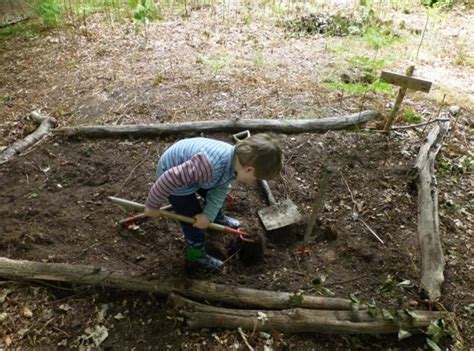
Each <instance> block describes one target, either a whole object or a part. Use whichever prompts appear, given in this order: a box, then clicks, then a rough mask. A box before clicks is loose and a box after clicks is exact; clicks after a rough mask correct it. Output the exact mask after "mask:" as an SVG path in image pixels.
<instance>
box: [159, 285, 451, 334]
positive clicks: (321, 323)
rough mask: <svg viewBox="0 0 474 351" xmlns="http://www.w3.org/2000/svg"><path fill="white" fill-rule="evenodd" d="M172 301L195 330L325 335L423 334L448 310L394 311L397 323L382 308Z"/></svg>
mask: <svg viewBox="0 0 474 351" xmlns="http://www.w3.org/2000/svg"><path fill="white" fill-rule="evenodd" d="M168 300H169V303H170V304H171V305H172V306H173V307H174V308H175V309H176V310H177V311H178V314H180V315H182V316H184V317H185V322H186V324H187V326H188V327H189V328H191V329H201V328H224V329H237V328H239V327H241V328H242V329H247V330H252V331H273V330H277V331H279V332H284V333H306V332H308V333H322V334H391V333H398V332H399V330H400V329H403V330H406V331H409V332H411V333H420V332H422V330H423V329H425V328H427V327H428V326H429V325H430V322H431V321H433V320H436V319H438V318H440V317H443V316H444V315H448V313H447V312H438V311H410V314H408V313H407V312H406V311H401V310H400V311H397V312H396V313H393V314H392V315H393V316H396V317H395V318H397V322H395V321H394V320H392V319H387V318H386V317H384V315H383V313H382V310H380V309H377V311H374V313H372V314H370V313H369V312H368V311H328V310H326V311H323V310H310V309H304V308H292V309H287V310H282V311H259V310H239V309H230V308H223V307H215V306H210V305H204V304H201V303H198V302H195V301H192V300H189V299H186V298H183V297H181V296H177V295H175V294H171V295H170V297H169V299H168Z"/></svg>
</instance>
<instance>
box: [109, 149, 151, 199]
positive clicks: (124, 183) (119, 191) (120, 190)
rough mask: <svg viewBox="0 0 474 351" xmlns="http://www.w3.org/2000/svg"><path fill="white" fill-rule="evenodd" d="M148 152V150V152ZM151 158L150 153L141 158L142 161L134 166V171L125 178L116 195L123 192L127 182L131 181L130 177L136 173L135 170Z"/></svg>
mask: <svg viewBox="0 0 474 351" xmlns="http://www.w3.org/2000/svg"><path fill="white" fill-rule="evenodd" d="M146 153H148V150H147V152H146ZM149 158H150V155H147V156H145V158H144V159H143V160H141V161H140V162H138V164H137V165H136V166H135V167H133V169H132V171H131V172H130V174H129V175H128V177H127V178H126V179H125V181H124V182H123V184H122V185H121V186H120V189H119V190H118V191H117V193H115V196H117V195H119V194H120V193H121V192H122V189H123V188H124V186H125V185H127V183H128V182H129V180H130V178H131V177H132V175H133V173H135V171H136V170H137V168H138V167H140V166H141V165H142V164H143V163H145V161H147V160H148V159H149Z"/></svg>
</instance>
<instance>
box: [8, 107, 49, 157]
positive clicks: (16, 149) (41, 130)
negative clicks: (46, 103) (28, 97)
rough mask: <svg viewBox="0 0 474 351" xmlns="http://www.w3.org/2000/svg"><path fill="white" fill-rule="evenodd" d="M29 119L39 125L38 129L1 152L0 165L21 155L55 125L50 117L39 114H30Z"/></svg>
mask: <svg viewBox="0 0 474 351" xmlns="http://www.w3.org/2000/svg"><path fill="white" fill-rule="evenodd" d="M31 118H32V119H33V120H34V121H35V122H36V123H38V124H39V127H38V128H37V129H36V130H35V131H34V132H33V133H31V134H28V135H27V136H26V137H25V138H24V139H21V140H17V141H16V142H15V143H13V145H12V146H10V147H8V148H6V149H5V150H3V152H2V155H1V157H0V164H1V163H5V162H7V161H8V160H9V159H11V158H13V157H14V156H16V155H18V154H20V153H22V152H23V151H25V150H26V149H27V148H29V147H30V146H31V145H33V144H35V143H37V142H38V141H39V140H40V139H41V138H43V137H44V136H45V135H46V134H48V133H49V131H50V130H51V129H52V128H53V127H54V126H55V125H56V120H55V119H54V118H51V117H45V116H42V115H41V114H40V113H39V112H36V111H33V112H31Z"/></svg>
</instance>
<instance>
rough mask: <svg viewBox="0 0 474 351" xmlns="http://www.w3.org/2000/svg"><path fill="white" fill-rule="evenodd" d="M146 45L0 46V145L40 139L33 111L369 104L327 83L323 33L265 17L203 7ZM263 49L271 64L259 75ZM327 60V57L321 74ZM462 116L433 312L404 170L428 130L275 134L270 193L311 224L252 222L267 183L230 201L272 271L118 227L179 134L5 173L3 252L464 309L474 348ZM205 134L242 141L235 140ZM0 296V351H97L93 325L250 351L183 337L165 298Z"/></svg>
mask: <svg viewBox="0 0 474 351" xmlns="http://www.w3.org/2000/svg"><path fill="white" fill-rule="evenodd" d="M197 14H199V16H198V15H197ZM205 24H207V26H205ZM146 35H147V37H146V40H145V33H143V32H142V33H139V34H133V26H132V25H129V24H123V26H115V27H113V26H109V25H103V23H102V22H101V21H100V19H98V18H95V19H94V20H93V18H91V22H90V23H89V24H88V26H87V27H81V28H80V29H77V30H72V29H71V30H66V31H59V30H57V31H52V32H46V33H40V34H38V35H37V37H35V38H33V39H28V38H24V39H22V37H16V39H14V40H13V39H12V40H6V41H5V42H4V43H5V45H2V47H1V48H0V56H1V57H2V65H1V66H0V71H1V74H2V77H4V80H3V81H2V83H1V85H0V95H1V96H3V104H2V106H1V107H0V111H1V112H2V118H3V120H2V125H1V132H2V135H3V138H4V139H3V141H2V142H0V144H2V145H8V144H11V143H12V142H13V141H14V140H15V139H18V138H20V137H22V136H24V135H26V134H28V133H29V132H30V131H31V130H32V129H33V128H34V127H33V126H32V125H31V123H29V122H28V121H27V120H26V119H25V118H24V117H25V116H26V115H27V113H28V112H29V111H31V110H32V109H34V108H37V107H42V108H43V110H45V111H47V112H49V113H50V114H51V115H53V116H55V117H56V118H58V120H59V122H60V124H61V125H77V124H85V123H115V124H125V123H146V122H154V123H157V122H166V123H173V122H176V121H184V120H203V119H226V118H254V117H259V118H290V117H298V118H302V117H304V118H309V116H311V118H315V117H320V116H329V115H339V114H345V113H351V112H355V111H358V110H359V109H360V104H361V101H360V99H359V98H358V97H354V96H347V97H345V98H344V97H342V96H340V95H338V94H337V93H336V92H332V91H330V90H328V89H324V88H322V87H321V86H320V85H319V84H318V83H319V82H320V80H322V79H320V78H322V76H323V75H324V74H323V73H321V72H324V71H323V69H324V67H326V69H327V67H331V60H332V59H333V58H332V56H331V55H333V54H334V53H331V52H328V51H327V47H326V43H325V41H324V40H323V39H321V38H319V39H311V38H300V39H294V38H290V39H288V38H287V37H286V35H285V33H284V31H283V29H282V28H280V27H275V26H273V25H270V24H268V23H267V22H262V23H258V24H257V23H251V24H250V25H248V26H242V24H240V26H233V24H232V23H229V22H226V21H220V17H219V18H217V17H212V16H211V17H209V12H208V11H207V10H206V9H203V10H201V11H196V12H193V13H192V18H191V19H188V20H183V19H180V18H177V19H172V20H167V21H163V22H157V23H153V24H152V25H151V26H150V28H148V31H147V34H146ZM325 40H326V39H325ZM328 40H329V39H328ZM232 49H235V50H234V51H232ZM229 52H231V54H229ZM257 52H262V54H263V57H264V58H265V59H266V60H267V61H266V62H268V63H267V64H264V65H263V66H260V65H256V64H254V63H252V61H253V60H254V59H255V55H256V53H257ZM295 53H298V54H295ZM315 55H316V56H317V57H319V58H320V59H319V60H318V61H317V62H314V60H313V57H315ZM231 56H232V58H229V57H231ZM221 61H222V62H224V63H222V62H221ZM221 64H223V66H221ZM218 67H220V68H218ZM329 69H331V68H329ZM315 71H316V74H315ZM391 100H392V98H391V97H388V96H378V95H375V94H368V95H367V96H366V100H365V101H363V105H364V108H372V109H376V110H379V111H381V112H386V111H387V110H386V108H385V105H386V104H387V103H388V102H389V101H391ZM456 102H457V101H456ZM445 103H447V104H449V103H450V101H445ZM405 104H406V105H407V106H411V107H413V108H415V109H416V110H417V111H422V113H423V115H424V116H425V117H426V118H431V117H433V116H437V114H438V110H439V104H438V103H436V102H433V101H429V100H422V99H421V98H419V97H418V98H414V97H413V96H409V97H408V98H407V99H406V101H405ZM468 108H469V106H464V105H462V109H461V112H460V114H458V115H457V119H456V122H454V121H453V122H454V123H455V124H456V127H455V128H454V130H453V131H452V134H451V136H450V137H449V139H448V140H447V141H446V144H445V146H444V147H443V149H442V150H441V154H440V155H439V158H438V160H439V162H438V165H437V172H438V181H439V194H440V231H441V236H442V240H443V245H444V251H445V255H446V261H447V262H446V269H445V277H446V283H445V284H444V288H443V297H442V298H441V300H440V304H438V305H436V306H429V305H428V304H427V303H426V300H425V299H424V297H423V296H422V295H421V294H420V293H419V291H418V283H419V276H420V255H419V248H418V241H417V228H416V220H417V217H416V215H417V208H416V206H417V203H416V193H415V192H414V190H413V188H412V187H410V178H409V175H408V172H409V170H410V168H411V166H412V165H413V162H414V159H415V157H416V153H417V151H418V146H419V145H420V144H421V143H422V142H423V139H424V136H425V135H426V131H424V132H423V131H421V130H420V131H417V132H415V131H411V130H408V131H403V132H399V133H395V134H394V135H393V136H392V137H390V138H386V137H384V136H383V135H381V134H380V133H371V132H367V131H365V130H353V131H346V132H344V131H338V132H335V131H331V132H327V133H323V134H300V135H279V138H280V140H281V143H282V145H283V146H284V150H285V155H286V163H285V167H284V171H283V174H282V176H281V179H278V180H277V181H273V182H270V187H271V188H272V189H273V191H274V195H275V197H276V198H277V200H278V199H284V198H290V199H292V200H293V201H294V202H295V203H296V204H297V205H298V207H299V209H300V210H301V212H302V213H303V219H302V221H301V222H300V223H298V224H297V225H294V226H292V227H289V228H287V229H285V230H281V231H278V232H275V233H265V232H264V231H263V229H262V226H261V224H260V222H259V219H258V217H257V210H258V209H260V208H262V207H264V206H266V202H265V200H264V196H263V193H262V192H261V191H260V189H259V188H258V187H257V185H255V186H250V187H244V186H240V185H236V186H235V187H234V189H233V195H234V196H235V199H236V201H235V203H234V204H231V205H229V206H228V212H229V213H230V214H231V215H233V216H235V217H238V218H239V219H240V220H241V221H242V222H243V225H244V227H245V229H246V230H248V231H250V232H252V233H260V234H263V235H265V236H266V237H267V241H268V242H267V245H266V250H265V256H264V261H263V262H262V263H261V264H258V265H252V266H246V265H244V264H243V263H242V262H241V261H239V260H238V259H237V258H236V257H233V258H231V259H230V260H229V261H228V262H227V263H226V269H225V272H224V273H218V274H207V273H203V272H189V271H185V269H184V262H183V255H182V251H183V248H184V242H183V237H182V234H181V232H180V229H179V225H177V224H176V223H174V222H173V221H170V220H153V221H145V222H139V223H137V225H138V227H137V228H134V229H126V228H119V227H117V225H116V221H117V220H119V219H122V218H124V217H126V216H127V215H129V214H130V213H128V212H126V211H124V210H122V209H121V208H119V207H117V206H115V205H112V204H111V203H109V202H108V201H107V198H106V197H107V196H109V195H116V196H119V197H124V198H127V199H130V200H136V201H139V202H143V201H144V200H145V198H146V195H147V192H148V189H149V188H150V186H151V184H152V182H153V180H154V171H155V169H154V167H155V164H156V161H157V159H158V158H159V155H160V154H161V152H162V151H163V150H164V149H165V148H166V147H167V146H169V145H170V144H171V143H173V142H174V141H175V140H176V139H177V138H181V137H184V135H181V136H178V137H176V138H152V139H151V138H150V139H106V140H86V139H80V140H76V139H68V140H65V139H61V138H49V139H47V140H45V141H43V142H41V143H40V144H39V145H38V146H36V147H34V148H33V150H31V151H29V152H27V153H26V154H25V155H23V156H21V157H18V158H16V159H13V160H11V161H10V162H8V163H6V164H3V165H0V175H1V178H0V189H1V192H0V228H1V236H0V255H1V256H3V257H8V258H12V259H28V260H35V261H43V262H65V263H70V264H75V263H76V264H94V265H98V266H103V267H107V268H109V269H115V270H121V271H125V272H135V273H142V274H144V275H148V276H155V277H160V278H161V277H162V278H163V279H166V278H167V277H173V278H174V277H180V276H182V277H192V278H198V279H204V280H209V281H213V282H218V283H226V284H235V285H240V286H247V287H253V288H261V289H268V290H281V291H304V292H306V293H312V294H323V295H332V294H335V296H338V297H346V298H349V295H350V294H355V295H356V296H357V297H358V298H359V299H361V300H365V301H369V302H371V301H372V299H374V301H375V302H376V303H377V306H380V307H384V308H387V309H393V308H396V307H397V308H399V307H402V308H405V307H414V308H419V309H428V308H437V309H442V308H446V309H448V310H450V311H454V312H455V313H456V317H457V318H456V321H457V326H458V328H459V332H460V334H459V335H458V337H460V338H461V340H462V341H463V343H464V344H463V345H464V347H465V349H469V347H473V346H474V339H473V333H472V329H470V328H471V327H470V325H472V317H470V316H469V315H468V312H467V311H466V309H465V307H466V306H468V305H469V304H470V303H472V302H473V293H472V286H474V282H473V277H472V269H473V263H472V222H473V221H472V214H471V213H470V211H471V210H472V190H470V189H472V183H473V181H472V173H470V172H469V171H468V170H466V168H465V167H464V166H463V165H464V162H465V160H466V155H467V160H468V161H469V148H470V147H471V146H472V140H471V139H470V138H472V137H470V136H469V128H471V123H472V121H470V119H469V118H470V116H471V114H472V111H470V110H469V109H468ZM371 127H374V125H372V126H371ZM186 136H191V134H190V135H186ZM206 136H209V137H213V138H218V139H221V140H225V141H228V142H231V138H230V135H224V134H213V135H206ZM471 159H472V158H471ZM323 165H324V166H328V167H329V168H330V169H331V170H332V176H331V180H330V184H329V186H328V197H327V201H326V203H325V206H324V210H323V213H322V214H321V216H320V220H319V222H318V228H317V230H316V231H315V234H316V237H315V239H314V241H313V242H312V243H311V245H310V254H309V255H308V256H304V257H301V256H300V255H298V254H297V253H296V251H297V249H298V248H299V247H300V245H301V239H302V236H303V233H304V230H305V227H306V224H307V222H308V217H309V211H310V208H311V205H312V202H313V200H314V196H315V194H316V192H317V190H318V184H319V181H318V179H319V177H320V175H321V172H322V166H323ZM463 167H464V168H463ZM351 193H352V196H353V197H354V200H355V209H356V210H357V212H358V214H359V217H360V218H362V219H363V220H364V221H365V222H366V223H367V224H368V225H369V226H370V227H371V228H372V229H373V230H374V231H375V232H376V233H377V234H378V235H379V236H380V237H381V238H382V239H383V240H384V242H385V244H384V245H382V244H381V243H379V242H378V241H377V240H376V239H375V238H374V237H373V236H372V235H371V233H370V232H369V231H368V229H367V228H366V227H365V226H363V225H362V223H361V222H360V221H354V220H353V219H352V213H353V209H354V203H353V201H352V198H351ZM211 241H212V243H213V244H214V245H213V246H215V248H216V250H217V251H218V252H219V253H220V254H221V255H222V256H223V258H225V257H227V253H228V252H227V248H228V247H229V246H231V242H232V241H233V238H231V237H228V236H224V235H222V234H213V235H212V240H211ZM389 277H391V279H393V280H394V281H395V282H396V283H398V282H401V281H403V280H410V281H411V283H412V284H411V286H410V287H407V288H395V289H394V290H392V291H391V292H388V293H383V292H381V290H380V288H381V287H382V286H383V285H384V283H386V282H387V280H388V279H389ZM318 282H319V283H318ZM0 284H1V285H0V298H1V299H0V303H1V306H2V310H1V312H0V316H2V319H1V320H0V323H1V324H2V328H1V329H0V330H1V331H0V337H1V338H2V339H1V340H0V347H5V346H8V345H10V346H11V347H21V348H33V347H40V346H55V345H56V346H59V347H63V348H71V347H78V346H79V345H82V346H84V347H93V343H92V340H90V339H89V340H85V335H86V334H87V332H86V329H87V328H95V327H96V326H101V327H105V328H106V329H107V330H108V334H109V336H108V338H107V339H106V340H105V341H104V342H103V343H102V344H101V345H100V348H103V349H116V348H120V349H121V348H126V349H133V348H136V349H159V350H162V349H196V350H199V349H201V350H202V349H204V350H207V349H213V350H217V349H231V348H235V349H237V348H239V347H240V348H245V346H244V343H243V341H242V338H241V336H240V335H239V333H238V332H237V331H233V330H200V331H189V330H186V328H185V327H184V325H183V322H182V320H180V319H178V318H176V317H175V316H174V315H173V314H172V312H171V311H170V310H168V309H167V307H166V303H165V301H164V300H163V299H161V298H157V297H155V296H151V295H148V294H139V293H127V292H122V291H116V290H102V289H98V288H88V287H81V286H70V285H65V284H62V285H51V286H50V285H48V284H45V283H41V282H38V283H36V284H26V283H18V282H8V281H4V282H0ZM250 334H251V332H247V335H249V338H250V343H251V344H252V345H253V346H255V347H257V348H258V349H263V348H264V346H265V345H267V346H268V347H271V348H274V349H282V350H283V349H295V350H300V349H329V350H338V349H340V350H344V349H367V350H372V349H388V348H392V349H403V350H406V349H413V350H415V349H423V348H426V347H427V346H426V344H425V337H424V336H423V335H421V336H416V337H411V338H409V339H407V340H402V341H397V337H396V336H383V337H379V336H357V337H353V336H321V335H284V334H280V333H277V332H274V333H272V334H271V335H270V334H265V333H256V334H255V335H251V336H250ZM445 343H449V340H446V341H445Z"/></svg>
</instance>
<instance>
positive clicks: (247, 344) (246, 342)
mask: <svg viewBox="0 0 474 351" xmlns="http://www.w3.org/2000/svg"><path fill="white" fill-rule="evenodd" d="M237 331H238V332H239V334H240V336H241V337H242V340H244V343H245V345H246V346H247V347H248V348H249V350H250V351H253V347H252V346H250V344H249V342H248V340H247V337H246V336H245V334H244V332H243V330H242V328H241V327H238V328H237Z"/></svg>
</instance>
